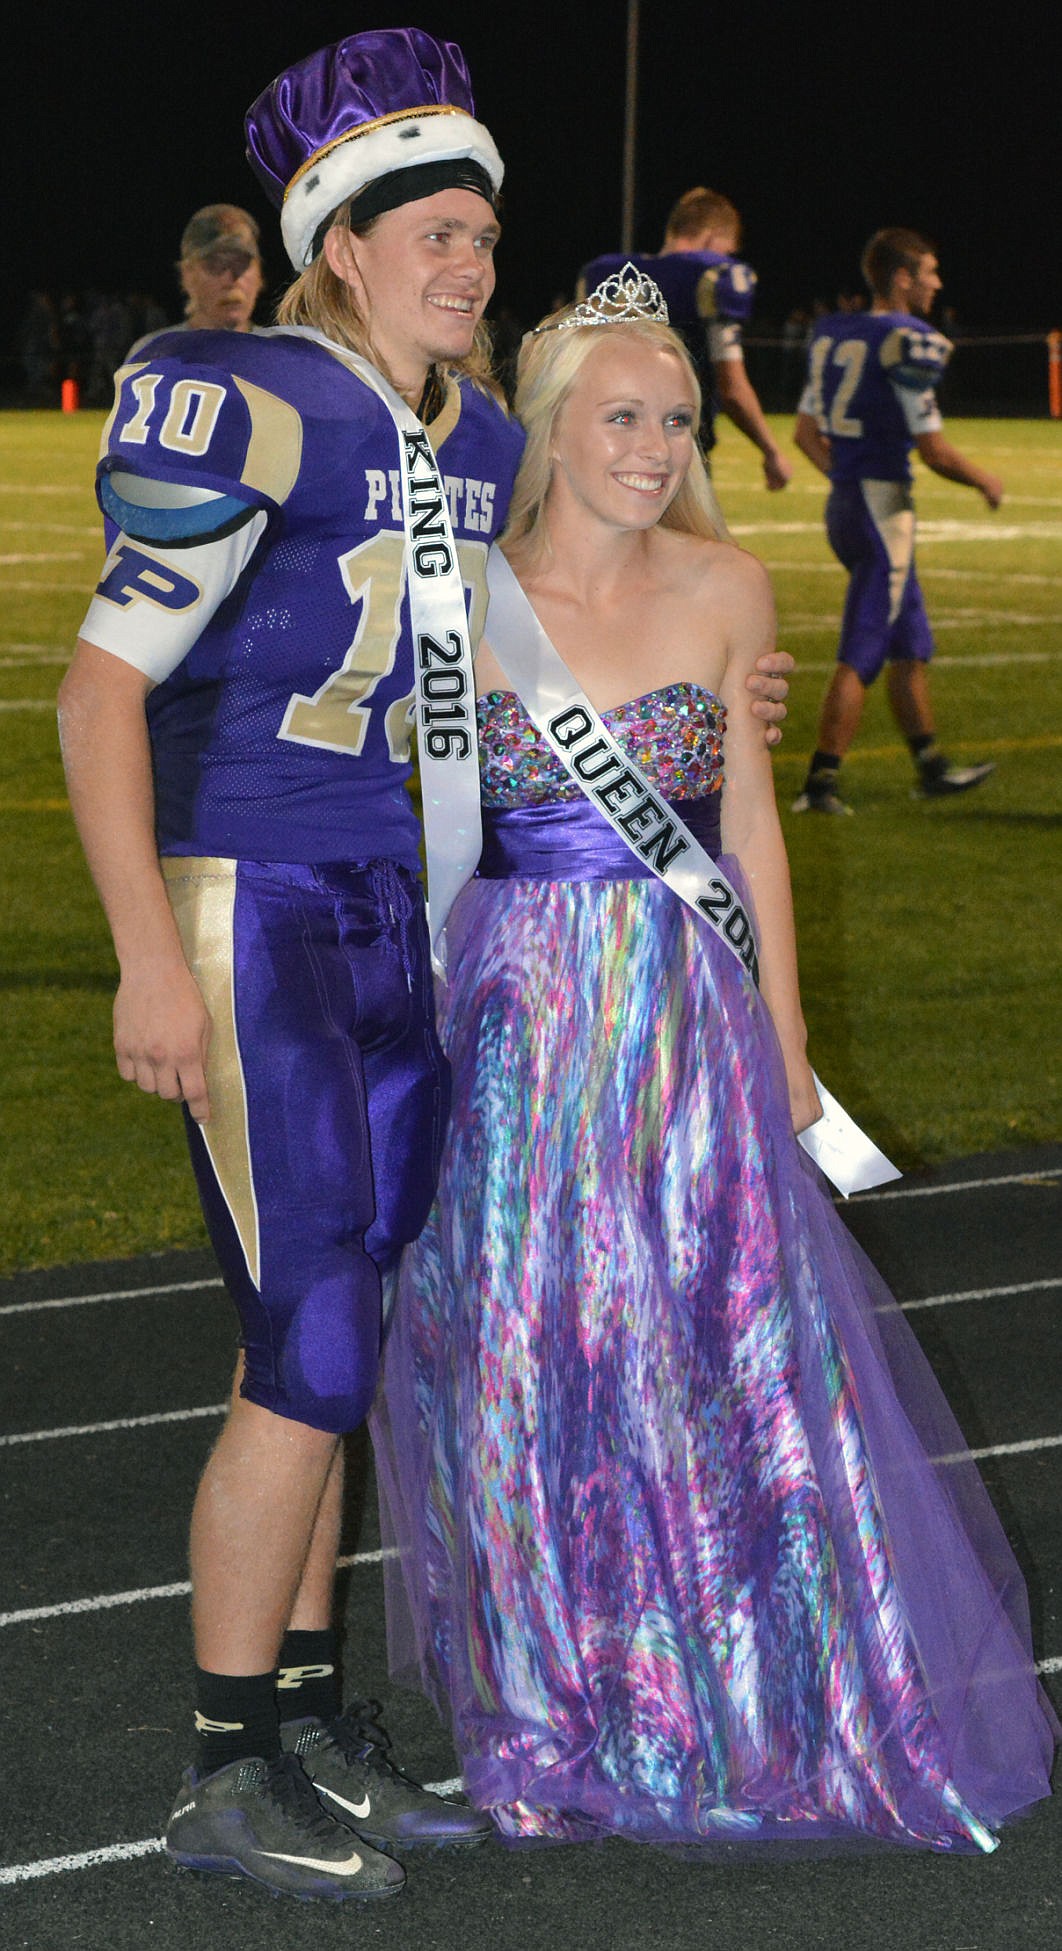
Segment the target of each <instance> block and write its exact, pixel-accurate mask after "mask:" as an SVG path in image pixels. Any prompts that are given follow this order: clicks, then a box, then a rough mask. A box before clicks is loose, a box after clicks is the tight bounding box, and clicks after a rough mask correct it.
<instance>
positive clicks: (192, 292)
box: [177, 203, 265, 332]
mask: <svg viewBox="0 0 1062 1951" xmlns="http://www.w3.org/2000/svg"><path fill="white" fill-rule="evenodd" d="M177 270H178V273H179V275H180V280H181V289H182V291H183V292H184V295H185V298H186V300H187V303H186V305H185V315H184V323H185V325H187V326H188V328H189V330H191V331H201V332H249V331H250V330H251V326H252V321H253V319H254V308H255V306H256V305H257V303H258V299H259V297H260V295H261V292H262V287H263V285H264V283H265V278H264V276H263V272H262V259H261V254H260V252H259V248H258V225H257V224H256V222H255V220H254V218H253V217H252V216H251V215H250V213H249V211H247V210H241V209H240V208H239V205H238V204H235V203H208V204H207V205H206V206H205V207H204V208H203V209H202V210H197V211H196V213H195V215H194V217H191V218H189V221H188V223H187V224H186V225H185V229H184V235H183V236H182V238H181V256H180V261H179V263H178V266H177Z"/></svg>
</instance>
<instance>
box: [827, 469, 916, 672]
mask: <svg viewBox="0 0 1062 1951" xmlns="http://www.w3.org/2000/svg"><path fill="white" fill-rule="evenodd" d="M826 533H827V535H828V537H829V540H830V547H831V548H832V550H833V552H834V555H835V556H837V557H838V559H839V560H840V561H841V562H842V563H843V564H844V567H845V568H846V569H847V571H848V578H849V581H848V594H847V596H846V598H845V605H844V616H843V618H842V620H841V641H840V644H839V646H838V650H837V657H838V661H839V662H840V663H842V664H849V665H851V668H852V669H853V670H854V671H855V673H856V675H857V677H860V678H861V679H862V681H863V683H864V684H873V682H874V679H875V678H876V677H877V676H878V673H879V672H880V670H881V668H882V665H883V664H884V663H885V661H886V659H889V660H894V659H899V658H913V659H915V660H917V661H918V662H919V663H928V661H929V659H930V658H931V657H932V655H933V633H932V631H931V629H930V627H929V618H928V616H927V615H926V606H925V601H924V599H923V596H922V591H921V588H920V587H919V582H918V577H917V575H916V573H915V560H914V539H915V518H914V507H913V505H912V502H911V495H910V490H909V489H908V487H907V485H906V483H904V482H901V481H850V482H845V483H842V484H838V485H836V486H834V487H833V488H832V489H831V490H830V496H829V500H828V501H827V503H826Z"/></svg>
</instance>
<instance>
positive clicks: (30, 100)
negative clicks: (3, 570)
mask: <svg viewBox="0 0 1062 1951" xmlns="http://www.w3.org/2000/svg"><path fill="white" fill-rule="evenodd" d="M688 11H689V10H688V7H687V6H685V5H683V6H679V5H677V4H675V5H673V4H669V0H656V4H654V0H642V7H641V16H642V19H641V56H640V72H639V115H638V177H637V181H638V195H637V219H636V228H635V243H636V245H637V246H639V247H641V248H646V249H653V248H655V247H656V246H657V244H658V243H659V240H660V234H661V230H662V225H663V219H664V216H665V214H666V211H667V209H668V207H669V205H670V204H671V202H672V201H673V200H674V198H675V197H676V196H677V195H678V194H680V193H681V192H682V191H683V190H685V189H688V188H690V187H691V186H692V185H693V184H696V183H707V184H710V185H711V186H712V187H714V188H717V189H720V190H723V191H725V192H726V193H727V194H728V195H729V196H731V197H732V198H733V200H734V201H735V202H736V203H737V205H738V207H739V208H740V209H741V211H742V213H743V215H744V218H745V241H744V253H745V255H746V256H747V257H748V259H749V261H750V262H751V263H752V264H753V265H755V267H756V269H757V270H758V272H759V275H760V286H759V298H758V311H757V318H758V322H760V323H761V325H762V326H767V325H769V324H772V323H773V324H776V325H777V324H779V323H780V322H781V320H782V319H783V318H784V317H785V315H786V313H787V312H788V311H789V310H790V309H791V308H792V307H793V306H794V305H798V304H799V305H805V306H809V305H810V304H811V302H812V301H813V300H814V299H815V298H817V297H822V298H824V299H826V300H828V301H829V302H830V303H832V302H833V300H834V298H835V297H836V295H837V293H838V292H839V291H840V290H842V289H854V288H857V286H858V258H859V252H860V249H861V246H862V244H863V242H864V241H865V239H866V237H867V236H868V235H869V234H870V232H871V231H873V230H874V229H876V228H878V227H879V226H880V225H882V224H886V223H907V224H911V225H913V226H914V227H915V228H918V229H922V230H924V231H925V232H926V233H927V234H929V235H930V236H931V237H932V238H933V239H934V240H935V241H936V242H937V244H938V246H939V249H940V255H941V263H942V269H943V274H944V281H945V287H946V289H945V294H944V297H945V302H948V303H950V304H952V305H954V307H955V308H956V311H957V314H958V318H959V321H960V323H961V325H965V326H971V327H981V328H992V327H995V328H1002V329H1006V328H1008V327H1010V328H1014V329H1020V328H1022V327H1025V328H1027V329H1033V328H1036V329H1039V328H1041V327H1043V328H1047V327H1049V326H1054V325H1062V247H1060V245H1059V242H1058V230H1059V224H1058V207H1059V181H1058V176H1059V170H1058V163H1059V151H1058V142H1057V131H1058V127H1059V120H1060V117H1059V109H1058V88H1059V83H1058V71H1059V63H1058V61H1057V58H1055V57H1054V55H1053V53H1052V50H1051V49H1050V47H1049V46H1048V44H1047V37H1048V35H1049V34H1050V33H1051V31H1052V30H1051V28H1050V25H1049V23H1050V22H1051V20H1052V19H1053V18H1054V9H1053V8H1050V7H1048V6H1047V5H1043V4H1039V5H1035V6H1026V5H1024V4H1019V5H1016V6H1015V5H1010V6H1008V7H1006V8H1000V9H999V10H997V13H996V21H997V26H996V27H995V28H994V30H993V31H992V33H990V34H989V33H986V31H985V30H984V29H983V28H982V27H979V26H977V25H976V24H975V23H976V20H977V18H978V16H977V15H976V14H975V13H974V11H973V10H972V9H971V8H969V7H966V8H959V7H957V6H954V5H951V4H948V3H947V0H945V4H937V5H934V4H932V0H898V4H897V3H896V0H894V4H891V5H890V4H889V3H888V0H880V3H879V4H876V5H873V6H869V5H860V4H859V0H854V3H853V4H852V5H851V6H849V7H847V8H842V7H837V6H832V5H818V6H812V5H810V4H809V5H800V6H797V5H791V4H788V0H778V4H774V5H771V4H767V0H744V4H742V0H728V4H727V5H726V6H719V7H716V8H711V7H705V8H704V9H703V11H701V12H700V19H701V21H702V22H703V25H702V27H701V30H700V31H699V33H698V34H697V35H695V36H694V35H691V34H690V33H689V31H688V29H687V28H686V27H685V24H684V23H685V20H686V17H687V13H688ZM20 13H21V16H22V17H21V20H20V21H19V22H18V23H17V24H16V25H15V26H14V27H13V28H11V29H5V35H4V45H3V53H4V66H5V68H6V93H7V97H8V100H7V105H6V107H5V110H4V128H3V138H4V142H5V145H6V146H7V147H8V149H9V158H8V162H7V165H6V167H5V170H4V180H5V186H6V194H5V218H6V237H5V251H4V256H5V262H6V268H7V279H6V283H7V296H6V300H5V303H4V326H5V330H6V332H7V335H8V337H9V339H10V328H11V323H12V321H13V320H17V317H18V315H19V314H20V312H21V307H22V305H23V303H24V300H25V294H26V293H27V292H28V291H29V290H30V289H32V288H33V287H34V286H42V287H44V288H46V289H50V290H51V291H52V292H53V293H55V294H56V295H57V296H58V295H59V294H60V293H61V292H62V291H63V290H65V289H71V288H72V289H75V290H84V289H85V288H87V287H96V288H102V289H137V288H140V289H148V290H151V291H153V292H154V293H155V294H156V295H157V296H158V297H159V298H160V299H161V300H162V301H163V302H164V303H165V304H167V305H169V306H171V307H172V312H173V315H174V316H177V315H179V310H180V305H179V300H178V296H177V291H176V285H175V281H174V275H173V268H172V267H173V260H174V258H175V256H176V249H177V243H178V239H179V237H180V233H181V230H182V228H183V225H184V223H185V221H186V219H187V217H188V216H189V215H190V214H191V212H192V211H193V210H194V209H196V208H197V207H198V206H199V205H201V204H203V203H208V202H215V201H221V200H226V201H233V202H237V203H242V204H244V205H245V206H246V207H247V208H249V209H251V210H253V211H254V212H255V214H256V215H257V216H258V217H259V218H260V220H261V221H262V224H263V235H264V237H265V239H266V252H265V255H266V266H267V271H268V274H269V278H270V283H271V286H272V288H273V289H274V291H275V290H276V289H277V288H278V287H280V286H281V285H282V284H283V282H284V281H285V279H286V264H285V260H284V257H283V254H282V252H281V249H280V245H279V234H278V229H277V225H276V221H275V218H274V216H273V214H272V212H271V210H270V208H269V206H268V205H267V203H266V202H265V200H264V198H263V197H262V196H261V195H260V193H259V191H258V189H257V187H256V184H255V182H254V179H253V177H252V176H251V173H250V170H249V169H248V167H247V164H246V162H245V160H244V155H243V134H242V120H243V113H244V110H245V109H246V107H247V106H248V104H249V102H250V101H251V100H252V99H253V97H254V96H255V95H256V94H257V93H258V92H259V91H260V90H261V89H262V88H263V87H264V86H266V85H267V84H268V82H269V81H270V80H271V79H272V78H273V76H274V75H275V74H276V73H277V72H278V70H279V69H281V68H282V67H284V66H286V65H288V64H289V63H290V62H291V61H292V60H294V59H297V58H299V57H300V56H301V55H303V54H306V53H308V52H310V51H311V50H312V49H313V48H314V47H317V46H320V45H323V44H325V43H327V42H329V41H332V40H336V39H339V38H341V37H342V35H344V34H345V33H349V32H351V31H353V30H355V29H357V28H358V27H359V26H360V27H370V26H371V27H377V26H384V25H388V24H400V25H405V24H409V23H410V22H413V23H415V24H417V25H419V26H421V27H424V28H426V29H428V30H429V31H430V32H432V33H435V34H438V35H440V36H444V37H446V38H450V39H454V40H457V41H458V42H459V43H460V45H461V46H462V47H463V49H464V51H465V54H466V58H467V60H468V63H469V67H470V69H471V73H472V78H473V83H474V87H475V92H476V98H477V110H478V113H479V115H480V117H481V119H482V120H483V121H485V122H486V123H487V125H488V127H489V128H490V129H491V132H492V134H493V135H494V137H495V140H496V141H497V143H498V146H499V148H500V150H501V152H502V155H503V156H504V158H505V159H506V163H507V165H508V176H507V182H506V204H505V237H504V239H503V243H502V247H501V251H500V254H499V298H500V299H501V300H503V301H505V302H507V303H508V304H509V306H510V307H511V308H512V309H513V310H514V311H515V312H516V314H517V316H518V317H519V318H520V319H521V320H523V321H524V322H525V323H526V322H532V321H533V320H534V318H535V317H537V316H538V315H540V314H541V312H543V311H544V310H546V309H547V308H548V307H549V305H550V302H551V300H552V299H553V297H554V295H555V294H556V293H559V292H561V291H567V290H570V288H571V284H572V282H573V279H574V276H575V274H576V272H577V270H578V268H579V265H580V264H581V263H582V262H583V261H584V260H585V259H586V258H588V257H590V256H593V255H594V254H595V253H597V252H599V251H602V250H607V249H610V248H615V247H617V246H618V245H619V242H620V222H621V207H622V145H623V119H624V70H625V40H626V19H627V8H626V5H625V0H612V4H604V3H602V4H597V5H594V4H582V5H580V4H578V0H569V4H567V5H559V4H553V3H552V0H550V3H549V4H545V5H535V4H533V0H527V3H526V4H524V5H522V6H520V7H512V6H507V5H497V6H486V5H470V4H446V0H421V3H420V4H418V5H416V6H415V7H411V8H410V9H409V10H408V11H406V10H400V11H398V12H392V11H390V10H389V9H388V8H387V7H386V6H385V7H373V8H371V9H368V8H364V7H359V6H355V5H350V4H342V5H331V4H329V5H315V4H312V0H311V4H306V5H303V6H301V7H298V8H295V7H293V8H281V7H277V6H270V7H266V8H262V7H256V6H250V5H243V4H235V5H225V4H223V3H222V0H219V4H215V5H213V6H206V5H204V4H202V0H185V3H184V4H181V0H176V4H172V5H168V6H164V5H156V6H151V5H147V6H144V5H138V4H137V3H136V0H131V3H130V4H128V5H125V6H122V7H116V6H110V5H102V6H88V7H86V8H84V9H83V10H82V11H81V13H80V15H79V17H78V18H77V19H76V20H74V21H73V23H72V24H70V25H69V26H65V27H63V28H62V29H60V28H58V27H57V26H56V25H55V17H54V15H53V14H52V13H51V12H50V11H49V10H48V9H47V8H42V7H39V6H34V5H33V4H32V0H29V4H23V6H22V7H21V9H20ZM680 21H681V22H682V23H683V25H682V26H681V27H680V25H679V22H680Z"/></svg>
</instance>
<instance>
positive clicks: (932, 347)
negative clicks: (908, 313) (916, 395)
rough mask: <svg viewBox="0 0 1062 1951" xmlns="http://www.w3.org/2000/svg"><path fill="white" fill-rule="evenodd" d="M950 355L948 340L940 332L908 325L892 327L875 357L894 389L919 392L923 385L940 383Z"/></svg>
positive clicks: (924, 326)
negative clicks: (903, 387)
mask: <svg viewBox="0 0 1062 1951" xmlns="http://www.w3.org/2000/svg"><path fill="white" fill-rule="evenodd" d="M951 353H952V346H951V341H950V339H946V338H945V337H944V334H943V332H935V331H934V330H933V328H932V326H929V325H918V324H914V323H911V324H907V325H895V326H894V327H893V329H892V331H891V332H890V333H889V334H888V336H887V337H886V338H884V339H883V340H882V342H881V348H880V351H879V353H878V358H879V359H880V361H881V365H882V370H883V371H884V372H886V373H887V374H888V376H889V378H890V379H893V380H895V381H896V383H897V385H898V386H909V387H911V388H912V389H913V390H914V391H916V392H920V393H921V392H924V391H925V389H926V387H927V386H938V385H939V384H940V381H941V379H942V377H943V374H944V369H945V367H946V365H947V363H948V360H949V359H950V358H951Z"/></svg>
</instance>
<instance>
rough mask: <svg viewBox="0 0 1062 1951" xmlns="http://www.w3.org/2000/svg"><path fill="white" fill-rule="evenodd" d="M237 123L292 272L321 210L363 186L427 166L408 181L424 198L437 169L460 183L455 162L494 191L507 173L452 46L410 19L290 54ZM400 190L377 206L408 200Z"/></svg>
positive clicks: (308, 252) (309, 245)
mask: <svg viewBox="0 0 1062 1951" xmlns="http://www.w3.org/2000/svg"><path fill="white" fill-rule="evenodd" d="M244 128H245V130H246V134H247V159H248V161H249V163H250V165H251V168H252V169H253V170H254V173H255V175H256V176H257V177H258V180H259V182H260V183H261V184H262V187H263V189H264V190H265V192H266V195H267V196H268V197H269V198H270V200H271V201H272V202H273V203H275V204H276V205H277V207H278V208H279V209H280V212H281V219H280V228H281V234H282V236H283V239H284V244H285V248H286V250H287V253H288V256H289V257H290V259H291V261H292V264H293V265H294V266H295V269H296V271H302V270H304V269H305V267H306V266H307V265H308V264H310V263H312V261H313V258H314V255H315V251H314V243H315V239H316V238H317V233H318V231H319V229H320V227H321V225H322V224H323V223H324V220H325V218H326V217H328V216H330V215H331V213H332V211H333V210H335V209H336V208H337V206H338V205H339V204H341V203H343V202H344V201H345V200H346V198H347V197H350V196H356V195H357V193H358V191H359V190H362V189H363V188H364V187H365V185H366V184H368V183H375V182H376V181H377V180H378V179H379V178H381V177H385V176H392V175H394V174H395V172H397V171H401V170H408V169H412V168H422V169H425V166H428V167H427V168H426V169H425V174H424V176H423V177H420V176H418V177H417V178H414V179H410V184H411V186H412V184H413V183H414V182H415V183H416V184H417V185H418V188H417V190H416V192H415V194H417V195H420V196H429V195H431V194H432V191H433V189H439V188H442V187H444V183H443V182H442V181H440V180H438V179H439V177H440V176H444V175H445V176H448V177H449V180H450V181H452V182H458V183H460V182H462V181H463V180H464V179H463V176H462V171H461V169H460V167H459V166H460V165H462V164H463V165H465V167H466V169H467V171H468V180H467V187H470V188H472V187H475V188H477V189H478V188H479V185H480V184H482V192H481V193H482V194H483V195H485V196H487V197H488V198H489V199H492V198H493V196H494V195H496V194H497V191H498V190H499V189H500V187H501V180H502V176H503V174H504V168H503V164H502V160H501V157H500V156H499V154H498V151H497V149H496V148H495V146H494V142H493V140H492V138H491V136H490V134H489V133H488V131H487V130H486V129H485V128H484V127H483V125H482V123H481V122H477V121H476V118H475V104H474V102H473V100H472V85H471V82H470V81H469V76H468V69H467V68H466V66H465V59H464V55H463V54H462V53H461V50H460V48H459V47H457V46H455V44H454V43H453V42H452V41H437V40H435V39H434V37H433V36H432V35H431V34H426V33H424V32H423V31H422V29H421V28H419V27H387V28H380V29H378V30H376V31H374V32H371V33H365V34H351V35H349V36H348V37H347V39H346V40H344V41H337V42H336V43H335V45H334V46H332V47H325V48H320V49H319V50H318V52H317V53H316V54H310V55H308V56H307V57H306V59H305V60H303V61H297V62H296V63H295V65H294V67H291V68H286V69H285V70H284V72H283V74H280V75H278V76H277V78H276V80H275V81H274V82H272V83H271V84H270V86H269V87H268V88H267V89H265V90H264V92H263V93H262V94H261V95H259V97H258V99H257V101H256V102H254V103H253V104H252V106H251V107H250V108H249V109H248V111H247V115H246V118H245V121H244ZM431 165H450V166H452V169H450V170H445V169H444V170H436V171H432V170H431V168H430V166H431ZM422 183H423V184H425V185H427V187H419V186H420V185H421V184H422ZM400 189H401V185H399V186H396V187H395V189H394V193H393V195H392V196H391V197H390V198H387V199H385V200H384V201H383V202H382V203H378V204H377V209H379V208H391V207H394V205H395V204H397V203H401V202H404V201H407V200H409V199H408V198H406V197H404V196H403V195H401V194H399V193H398V191H399V190H400ZM362 214H363V215H364V216H366V217H368V216H369V215H372V214H376V212H375V211H373V210H369V209H367V210H366V211H365V212H363V213H362Z"/></svg>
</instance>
